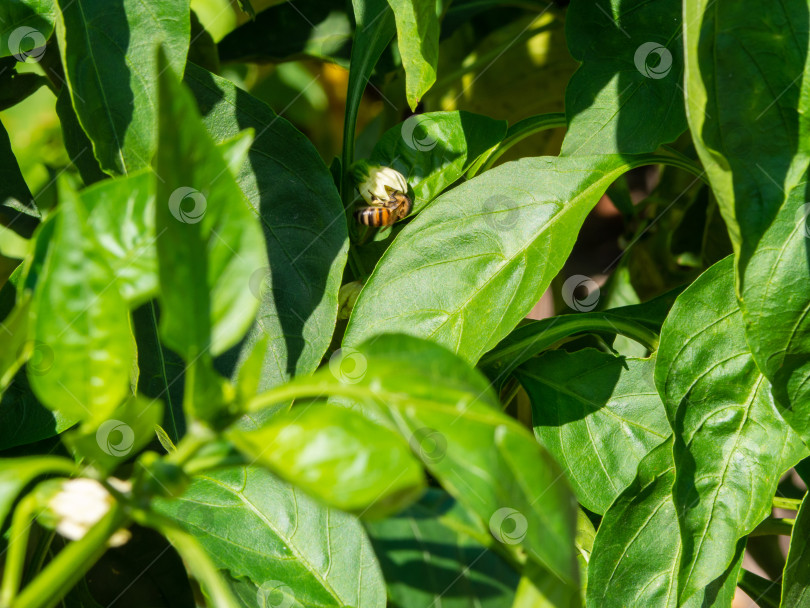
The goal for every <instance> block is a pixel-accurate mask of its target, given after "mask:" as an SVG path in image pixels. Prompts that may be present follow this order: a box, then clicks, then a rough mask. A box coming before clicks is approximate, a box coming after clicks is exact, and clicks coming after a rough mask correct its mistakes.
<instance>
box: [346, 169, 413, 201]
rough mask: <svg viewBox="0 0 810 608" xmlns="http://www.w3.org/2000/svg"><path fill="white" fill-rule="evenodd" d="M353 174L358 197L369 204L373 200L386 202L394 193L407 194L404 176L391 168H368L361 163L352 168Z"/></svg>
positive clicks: (406, 183)
mask: <svg viewBox="0 0 810 608" xmlns="http://www.w3.org/2000/svg"><path fill="white" fill-rule="evenodd" d="M353 174H354V177H355V183H357V190H359V192H360V196H362V197H363V198H364V199H365V201H366V202H367V203H369V204H371V203H372V202H373V201H374V199H378V200H381V201H387V200H388V199H389V198H391V193H392V192H394V191H398V192H402V193H403V194H406V193H407V192H408V182H407V180H406V179H405V176H404V175H402V173H400V172H399V171H397V170H396V169H392V168H391V167H376V166H369V165H368V164H366V163H364V162H361V163H358V165H357V166H356V167H355V168H354V170H353Z"/></svg>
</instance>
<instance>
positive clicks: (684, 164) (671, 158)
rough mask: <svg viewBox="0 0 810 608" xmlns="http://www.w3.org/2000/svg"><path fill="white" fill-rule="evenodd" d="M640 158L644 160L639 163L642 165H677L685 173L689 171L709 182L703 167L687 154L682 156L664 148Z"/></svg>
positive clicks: (705, 182)
mask: <svg viewBox="0 0 810 608" xmlns="http://www.w3.org/2000/svg"><path fill="white" fill-rule="evenodd" d="M641 158H642V159H643V160H644V162H643V163H641V164H642V165H649V164H659V165H667V166H669V167H677V168H678V169H683V170H684V171H686V172H687V173H691V174H692V175H694V176H695V177H698V178H700V180H701V181H702V182H703V183H704V184H708V183H709V178H708V177H706V170H705V169H704V168H703V167H701V166H700V165H698V164H697V163H695V162H694V161H693V160H692V159H691V158H689V157H688V156H684V155H683V154H681V153H680V152H676V151H675V150H666V151H664V152H661V153H658V154H646V155H644V156H643V157H641ZM639 166H640V165H639Z"/></svg>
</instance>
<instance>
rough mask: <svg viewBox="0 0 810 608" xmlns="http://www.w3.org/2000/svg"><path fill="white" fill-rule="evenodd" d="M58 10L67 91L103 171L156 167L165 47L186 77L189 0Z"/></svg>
mask: <svg viewBox="0 0 810 608" xmlns="http://www.w3.org/2000/svg"><path fill="white" fill-rule="evenodd" d="M57 3H58V6H59V9H60V13H59V14H60V20H59V22H58V24H57V36H58V39H59V50H60V52H61V53H62V63H63V65H64V69H65V78H66V81H67V87H68V90H69V91H70V97H71V100H72V101H73V108H74V109H75V111H76V115H77V116H78V119H79V123H80V124H81V126H82V128H83V129H84V131H85V133H86V134H87V136H88V137H89V138H90V141H91V142H92V143H93V151H94V154H95V156H96V159H97V160H98V162H99V164H100V165H101V168H102V169H103V170H104V171H105V172H107V173H109V174H111V175H113V174H116V173H129V172H130V171H133V170H136V169H140V168H142V167H146V166H148V165H149V163H150V161H151V159H152V154H153V152H154V150H155V145H156V144H157V139H156V137H155V127H156V125H157V112H158V107H157V97H158V95H157V77H158V71H159V68H158V65H157V47H158V45H161V46H162V48H163V49H164V51H165V52H166V56H167V58H168V62H169V65H171V67H172V69H173V70H174V71H175V72H179V73H182V72H183V66H184V65H185V62H186V53H187V52H188V45H189V27H190V26H189V3H188V0H166V1H164V2H159V3H144V2H141V1H140V0H121V1H120V2H115V3H112V4H110V3H108V2H105V1H104V0H57Z"/></svg>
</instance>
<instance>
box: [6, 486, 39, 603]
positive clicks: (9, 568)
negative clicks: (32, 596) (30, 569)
mask: <svg viewBox="0 0 810 608" xmlns="http://www.w3.org/2000/svg"><path fill="white" fill-rule="evenodd" d="M36 507H37V499H36V497H35V496H34V495H33V494H28V495H27V496H25V497H24V498H23V499H22V500H21V501H20V503H19V504H18V505H17V508H16V509H15V510H14V515H13V517H12V519H11V529H10V530H9V539H8V552H7V554H6V567H5V569H4V570H3V586H2V589H0V606H10V605H11V602H12V601H13V600H14V598H15V597H16V595H17V591H18V590H19V588H20V581H22V575H23V568H24V566H25V553H26V550H27V549H28V537H29V535H30V532H31V526H32V525H33V520H34V511H35V509H36Z"/></svg>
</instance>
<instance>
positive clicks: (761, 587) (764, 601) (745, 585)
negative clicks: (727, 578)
mask: <svg viewBox="0 0 810 608" xmlns="http://www.w3.org/2000/svg"><path fill="white" fill-rule="evenodd" d="M737 586H738V587H739V588H740V589H742V590H743V591H745V592H746V593H747V594H748V595H749V596H750V597H751V599H752V600H754V602H756V604H757V605H758V606H760V608H779V602H780V594H781V589H780V586H779V585H778V584H777V583H774V582H773V581H769V580H768V579H766V578H762V577H761V576H759V575H757V574H754V573H753V572H750V571H749V570H746V569H745V568H740V574H739V576H738V577H737Z"/></svg>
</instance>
